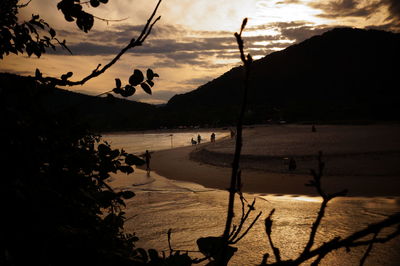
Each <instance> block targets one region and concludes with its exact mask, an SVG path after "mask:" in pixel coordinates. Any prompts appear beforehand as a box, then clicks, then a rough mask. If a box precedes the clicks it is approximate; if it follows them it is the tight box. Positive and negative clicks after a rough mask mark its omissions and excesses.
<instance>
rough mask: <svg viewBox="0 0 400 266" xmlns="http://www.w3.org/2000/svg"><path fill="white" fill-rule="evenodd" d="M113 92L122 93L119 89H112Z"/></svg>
mask: <svg viewBox="0 0 400 266" xmlns="http://www.w3.org/2000/svg"><path fill="white" fill-rule="evenodd" d="M113 92H114V93H116V94H121V93H123V90H122V89H121V88H114V89H113Z"/></svg>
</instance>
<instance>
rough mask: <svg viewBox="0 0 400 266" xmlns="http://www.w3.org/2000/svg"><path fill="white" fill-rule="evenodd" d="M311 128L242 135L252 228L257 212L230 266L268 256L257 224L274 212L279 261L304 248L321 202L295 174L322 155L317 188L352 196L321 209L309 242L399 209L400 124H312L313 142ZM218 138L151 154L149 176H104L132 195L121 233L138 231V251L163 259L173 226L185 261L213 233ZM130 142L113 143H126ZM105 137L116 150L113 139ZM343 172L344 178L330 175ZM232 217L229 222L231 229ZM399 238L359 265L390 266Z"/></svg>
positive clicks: (220, 226) (221, 218)
mask: <svg viewBox="0 0 400 266" xmlns="http://www.w3.org/2000/svg"><path fill="white" fill-rule="evenodd" d="M310 128H311V126H307V125H286V126H271V127H268V126H266V127H247V128H245V131H244V145H243V158H242V159H243V161H242V180H243V189H242V190H243V192H244V193H243V195H244V196H245V197H246V199H247V200H248V201H250V202H251V201H252V200H253V199H254V200H256V204H255V208H256V210H255V211H254V212H253V213H252V214H251V215H250V221H252V219H254V218H255V216H256V215H257V213H258V212H259V211H261V212H262V215H261V217H260V220H259V221H257V222H256V223H255V225H254V227H253V228H252V230H250V232H249V234H248V235H247V236H246V237H244V238H243V239H242V240H241V241H240V242H239V243H237V244H236V245H235V246H236V247H237V248H238V252H237V253H236V255H235V256H234V257H233V258H232V261H231V262H230V264H229V265H257V264H259V263H260V262H261V259H262V256H263V254H265V253H266V252H268V253H270V254H272V253H271V252H272V251H271V248H270V246H269V244H268V243H267V241H266V235H265V228H264V222H263V221H264V219H265V218H266V216H267V215H268V213H269V212H270V211H271V210H272V209H273V208H274V209H276V214H275V215H274V227H273V236H274V239H275V242H276V245H277V246H278V247H279V248H280V251H281V254H282V257H283V258H294V257H295V256H297V254H299V253H300V252H301V251H302V248H303V247H304V245H305V243H306V242H307V236H308V235H309V230H310V226H311V225H312V223H313V222H314V219H315V217H316V215H317V213H318V208H319V206H320V204H321V197H318V196H317V195H316V193H315V191H314V190H313V189H311V188H310V187H306V186H304V184H305V183H307V182H308V180H310V179H311V177H310V175H309V174H307V173H305V172H304V173H303V171H305V170H304V169H306V168H307V166H308V165H304V164H305V163H307V162H308V161H309V160H311V161H310V162H309V164H310V165H314V164H315V163H316V153H318V150H319V149H320V148H323V154H324V155H323V158H324V160H325V161H326V164H327V166H326V176H324V177H323V180H322V186H323V187H324V189H325V190H327V191H328V192H337V191H341V190H343V189H348V190H349V194H348V195H349V196H350V197H339V198H335V199H334V200H332V201H331V202H330V203H329V206H328V208H327V212H326V215H325V217H324V219H323V221H322V224H321V227H320V230H319V233H318V235H317V237H316V243H315V244H316V245H320V244H322V243H323V242H326V241H327V240H329V239H333V238H334V237H337V236H340V237H342V238H343V237H346V236H349V235H350V234H352V233H354V232H355V231H357V230H360V229H362V228H365V227H366V226H367V225H368V224H371V223H375V222H378V221H381V220H383V219H385V218H387V217H388V216H389V215H391V214H393V213H396V212H398V211H399V207H400V200H399V199H400V198H399V192H398V190H399V187H400V186H399V185H400V183H399V175H398V174H396V173H397V172H396V171H397V170H396V167H395V166H397V165H398V164H395V166H393V165H391V162H392V160H395V159H393V158H396V154H398V153H397V151H398V147H399V146H398V142H397V141H398V136H399V134H398V133H399V130H400V127H399V126H397V125H373V126H317V132H316V133H318V134H315V135H310V134H311V133H310V132H311V131H310ZM345 132H349V133H348V134H346V133H345ZM208 133H210V132H208ZM218 135H219V134H217V141H216V142H215V143H210V142H207V143H204V144H200V145H193V146H185V147H178V148H173V149H165V150H155V151H154V152H152V158H151V164H150V167H151V171H150V172H148V173H146V171H143V170H142V169H135V172H134V174H132V175H126V174H122V173H119V174H116V175H114V176H112V178H111V180H110V183H109V184H110V185H111V186H112V187H114V188H115V189H117V190H131V191H133V192H134V193H135V194H136V196H135V197H133V198H132V199H129V200H127V201H126V208H125V210H124V211H125V212H126V214H125V215H126V218H127V220H126V222H125V226H124V231H125V232H128V233H135V234H137V236H138V237H139V241H138V243H137V245H138V246H139V247H142V248H145V249H149V248H154V249H157V250H158V251H159V252H161V251H164V252H168V251H169V245H168V241H167V232H168V231H169V230H170V229H171V232H172V236H171V244H172V247H173V248H174V249H181V250H190V251H192V252H191V253H190V256H191V257H192V258H196V257H197V258H200V257H202V256H201V254H200V253H199V252H198V251H197V250H198V247H197V245H196V241H197V239H198V238H200V237H206V236H219V235H221V233H222V232H223V230H224V225H225V218H226V206H227V200H228V192H227V188H228V186H229V181H230V176H231V169H230V168H229V167H228V166H229V163H230V159H231V158H230V157H231V156H232V151H233V143H234V140H233V139H230V138H229V136H228V137H225V138H222V139H221V138H220V139H218ZM162 136H163V135H158V136H157V138H160V137H162ZM204 136H206V134H205V133H204ZM339 136H341V137H339ZM133 137H134V136H128V137H125V136H121V138H124V140H126V141H127V142H128V141H131V140H132V138H133ZM165 137H168V136H165ZM176 138H177V139H178V138H179V136H178V135H176ZM183 139H186V135H184V137H183ZM327 139H328V140H327ZM111 140H112V141H113V143H115V144H116V143H118V142H117V140H119V137H118V138H115V136H114V138H111ZM376 140H379V141H376ZM131 142H132V141H131ZM120 143H121V144H122V143H126V142H125V141H123V142H120ZM367 144H368V145H367ZM131 145H132V146H127V147H126V150H127V151H128V152H131V151H134V150H135V149H134V148H135V147H134V146H135V145H134V142H132V144H131ZM265 145H267V146H268V147H269V149H267V148H266V146H265ZM287 156H294V157H295V159H296V161H297V162H298V163H297V168H296V170H294V171H289V170H288V169H287V165H286V164H285V160H284V159H283V158H286V157H287ZM392 157H393V158H392ZM371 162H374V164H373V165H372V163H371ZM360 163H361V164H362V165H365V167H369V168H368V169H370V170H371V172H366V171H365V172H364V173H362V174H361V175H360V174H357V171H358V170H359V169H364V168H362V167H360V166H359V164H360ZM264 164H266V165H267V166H264ZM332 164H333V166H332ZM353 164H356V167H355V168H354V167H353ZM262 167H264V168H262ZM315 167H316V165H315ZM342 168H343V169H344V170H345V171H344V172H338V170H340V169H342ZM382 169H383V170H384V171H382ZM387 169H389V170H387ZM328 170H329V171H328ZM365 173H366V175H363V174H365ZM240 211H241V206H240V201H239V200H236V201H235V212H236V213H237V214H238V213H240ZM239 218H240V217H235V221H234V224H237V222H238V220H237V219H239ZM250 221H249V222H250ZM399 241H400V239H399V238H395V239H393V240H391V241H389V242H388V243H386V244H384V245H374V248H373V253H372V254H371V256H370V258H368V260H367V264H366V265H393V266H394V265H398V261H400V257H399V256H400V255H399V254H398V247H399V245H400V242H399ZM364 252H365V247H359V248H353V249H352V250H351V252H346V251H345V250H344V249H341V250H339V251H335V252H333V253H331V254H329V255H328V256H327V257H326V258H325V259H324V260H323V261H322V263H321V265H329V266H331V265H346V266H347V265H348V266H351V265H357V264H358V263H359V260H360V258H361V257H362V256H363V254H364ZM205 264H206V262H205V263H204V264H200V265H205ZM305 265H307V264H305Z"/></svg>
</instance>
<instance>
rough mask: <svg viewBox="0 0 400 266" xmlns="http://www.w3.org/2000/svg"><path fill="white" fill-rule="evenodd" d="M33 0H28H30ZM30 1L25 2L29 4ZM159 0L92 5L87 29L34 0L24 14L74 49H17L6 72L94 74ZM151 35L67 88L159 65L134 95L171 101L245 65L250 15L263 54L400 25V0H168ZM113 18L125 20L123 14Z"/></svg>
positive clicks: (251, 44)
mask: <svg viewBox="0 0 400 266" xmlns="http://www.w3.org/2000/svg"><path fill="white" fill-rule="evenodd" d="M27 1H28V0H27ZM27 1H20V3H24V2H27ZM81 2H83V1H81ZM157 2H158V1H157V0H109V2H108V3H107V4H106V5H101V6H100V7H98V8H92V7H91V6H90V5H88V4H86V5H84V9H85V10H86V11H87V12H89V13H92V14H93V15H95V16H96V17H99V18H104V19H109V20H111V21H110V22H108V23H106V22H104V21H102V20H99V19H96V20H95V23H94V26H93V28H92V30H91V31H90V32H89V33H84V32H82V31H80V30H78V28H77V26H76V24H75V23H74V22H72V23H71V22H67V21H65V20H64V17H63V15H62V13H61V12H60V11H58V10H57V3H58V1H57V0H32V1H31V2H30V3H29V5H28V6H27V7H25V8H22V9H20V14H19V19H20V21H24V20H28V19H29V18H30V17H31V15H32V14H39V15H40V16H41V18H43V19H44V20H45V21H46V22H48V23H49V24H50V25H51V26H52V27H53V28H54V29H55V30H56V32H57V37H58V38H59V39H60V40H63V39H65V40H66V41H67V45H68V47H69V48H70V50H72V53H73V54H72V55H70V54H69V53H67V52H66V51H65V50H63V49H62V48H61V47H57V50H56V51H52V50H49V51H48V52H47V53H46V54H44V55H42V56H41V57H40V58H36V57H28V56H27V55H26V54H23V55H18V56H16V55H9V56H6V57H5V58H4V59H3V60H1V61H0V72H12V73H17V74H21V75H32V76H33V75H34V73H35V69H36V68H38V69H40V71H41V72H42V73H43V74H44V76H53V77H60V76H61V75H62V74H65V73H67V72H69V71H72V72H73V73H74V75H73V76H72V78H71V80H79V79H81V78H83V77H85V76H87V75H89V74H90V73H91V72H92V71H93V70H94V69H95V68H96V66H97V65H98V64H102V65H105V64H107V63H108V62H109V61H110V60H111V59H112V58H113V57H114V56H115V55H116V54H117V53H118V52H119V51H120V50H121V49H122V48H123V47H124V46H126V45H127V44H128V42H129V41H130V40H131V39H132V38H135V37H137V36H138V35H139V33H140V31H141V29H142V27H143V25H144V24H145V23H146V21H147V19H148V18H149V16H150V14H151V13H152V11H153V9H154V7H155V5H156V4H157ZM157 15H160V16H161V20H160V21H159V22H157V23H156V25H155V26H154V30H153V31H152V33H151V35H150V36H149V37H148V39H147V40H146V41H145V43H144V44H143V46H141V47H135V48H133V49H132V50H129V51H128V52H127V53H126V54H124V55H123V57H122V58H121V59H120V60H119V61H118V62H117V63H116V64H115V65H113V66H112V67H111V68H110V69H109V70H108V71H107V72H105V73H104V74H103V75H101V76H99V77H97V78H95V79H92V80H90V81H88V82H87V83H86V84H84V85H83V86H73V87H64V88H65V89H67V90H71V91H76V92H81V93H85V94H89V95H97V94H100V93H103V92H106V91H109V90H111V89H112V88H114V87H115V78H120V79H121V80H122V83H123V84H127V82H128V78H129V76H130V75H131V74H132V73H133V70H134V69H140V70H142V71H146V69H148V68H151V69H153V70H154V72H156V73H158V74H159V75H160V77H159V78H156V80H155V86H154V87H153V94H152V95H148V94H146V93H144V92H143V91H141V89H138V90H137V92H136V94H135V95H134V96H132V97H130V98H129V99H132V100H136V101H141V102H147V103H152V104H163V103H166V102H167V101H168V100H169V99H170V98H171V97H172V96H174V95H175V94H181V93H185V92H188V91H192V90H194V89H196V88H198V87H199V86H201V85H203V84H205V83H207V82H208V81H211V80H213V79H215V78H217V77H219V76H220V75H222V74H223V73H225V72H226V71H228V70H230V69H231V68H233V67H235V66H238V65H239V64H240V58H239V53H238V49H237V45H236V42H235V38H234V35H233V34H234V33H235V32H237V31H239V30H240V25H241V23H242V20H243V18H245V17H247V18H248V24H247V27H246V30H245V33H244V34H243V38H244V40H245V49H246V52H247V53H250V54H251V55H252V56H253V58H255V59H258V58H261V57H264V56H266V55H268V54H270V53H272V52H275V51H279V50H282V49H285V48H286V47H288V46H290V45H292V44H295V43H299V42H301V41H303V40H305V39H307V38H310V37H311V36H314V35H318V34H322V33H323V32H325V31H328V30H330V29H332V28H334V27H356V28H375V29H382V30H388V31H394V32H400V0H196V1H193V0H163V1H162V3H161V6H160V8H159V10H158V13H157ZM112 20H122V21H115V22H113V21H112Z"/></svg>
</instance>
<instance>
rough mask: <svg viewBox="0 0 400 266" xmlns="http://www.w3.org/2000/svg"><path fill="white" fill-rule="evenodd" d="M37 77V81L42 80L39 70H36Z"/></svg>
mask: <svg viewBox="0 0 400 266" xmlns="http://www.w3.org/2000/svg"><path fill="white" fill-rule="evenodd" d="M35 77H36V78H37V79H41V78H42V73H41V72H40V70H39V69H38V68H36V71H35Z"/></svg>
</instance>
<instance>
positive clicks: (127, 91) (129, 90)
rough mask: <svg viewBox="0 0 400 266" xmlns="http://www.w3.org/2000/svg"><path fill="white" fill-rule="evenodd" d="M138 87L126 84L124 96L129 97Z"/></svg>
mask: <svg viewBox="0 0 400 266" xmlns="http://www.w3.org/2000/svg"><path fill="white" fill-rule="evenodd" d="M135 92H136V89H135V87H133V86H131V85H126V86H125V94H124V97H129V96H132V95H133V94H135Z"/></svg>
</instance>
